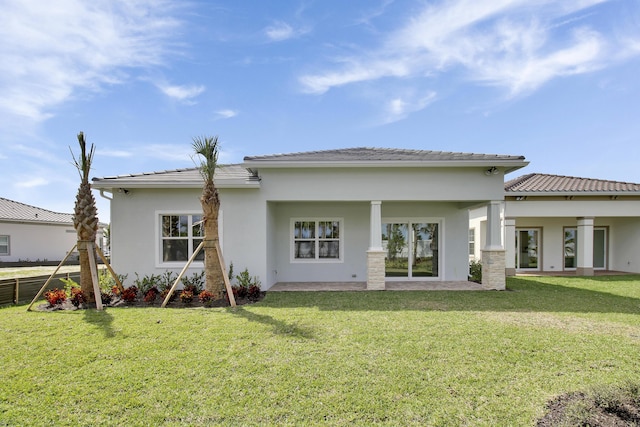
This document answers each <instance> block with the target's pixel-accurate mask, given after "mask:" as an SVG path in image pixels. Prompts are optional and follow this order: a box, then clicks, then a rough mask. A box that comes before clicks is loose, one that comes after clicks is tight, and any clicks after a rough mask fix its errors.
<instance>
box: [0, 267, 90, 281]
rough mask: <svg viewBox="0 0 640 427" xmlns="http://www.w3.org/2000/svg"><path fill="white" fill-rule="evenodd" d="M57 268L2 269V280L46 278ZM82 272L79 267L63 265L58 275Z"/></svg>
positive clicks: (0, 268)
mask: <svg viewBox="0 0 640 427" xmlns="http://www.w3.org/2000/svg"><path fill="white" fill-rule="evenodd" d="M56 268H57V267H50V266H48V267H0V280H1V279H15V278H22V277H33V276H46V275H48V274H51V273H53V272H54V271H55V270H56ZM75 271H80V266H79V265H63V266H62V267H60V268H59V269H58V273H69V272H75Z"/></svg>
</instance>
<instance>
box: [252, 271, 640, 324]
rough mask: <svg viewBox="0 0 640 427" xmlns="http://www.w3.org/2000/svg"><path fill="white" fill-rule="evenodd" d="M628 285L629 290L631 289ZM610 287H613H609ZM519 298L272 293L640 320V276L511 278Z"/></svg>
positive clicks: (297, 300) (336, 305)
mask: <svg viewBox="0 0 640 427" xmlns="http://www.w3.org/2000/svg"><path fill="white" fill-rule="evenodd" d="M625 282H628V286H627V285H626V284H625ZM608 283H610V285H608ZM507 287H508V289H509V290H510V291H513V292H499V291H376V292H362V291H361V292H347V291H345V292H340V291H338V292H273V293H269V292H267V297H266V298H265V299H264V301H263V302H262V303H261V304H263V305H265V306H268V307H274V308H279V307H282V308H295V307H297V308H301V307H310V308H311V307H313V308H316V309H319V310H327V311H331V310H338V311H340V310H345V311H346V310H354V311H399V310H420V311H425V310H426V311H429V310H431V311H522V312H550V313H560V312H573V313H619V314H636V315H640V276H637V275H636V276H626V279H623V278H621V277H620V276H616V277H608V276H607V277H605V276H601V277H597V278H593V277H589V278H580V277H575V278H566V277H565V278H557V277H554V278H550V277H536V278H529V277H527V278H509V279H508V281H507Z"/></svg>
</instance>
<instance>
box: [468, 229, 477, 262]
mask: <svg viewBox="0 0 640 427" xmlns="http://www.w3.org/2000/svg"><path fill="white" fill-rule="evenodd" d="M475 254H476V229H475V228H470V229H469V255H470V256H475Z"/></svg>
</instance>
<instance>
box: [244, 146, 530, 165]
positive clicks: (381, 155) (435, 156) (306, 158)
mask: <svg viewBox="0 0 640 427" xmlns="http://www.w3.org/2000/svg"><path fill="white" fill-rule="evenodd" d="M244 160H245V162H262V161H267V162H273V161H275V162H279V161H282V162H353V161H356V162H368V161H379V162H384V161H394V162H402V161H412V162H416V161H420V162H435V161H464V160H482V161H492V160H517V161H523V160H524V156H509V155H499V154H476V153H454V152H448V151H431V150H406V149H398V148H372V147H356V148H343V149H335V150H321V151H307V152H300V153H289V154H272V155H266V156H247V157H245V158H244Z"/></svg>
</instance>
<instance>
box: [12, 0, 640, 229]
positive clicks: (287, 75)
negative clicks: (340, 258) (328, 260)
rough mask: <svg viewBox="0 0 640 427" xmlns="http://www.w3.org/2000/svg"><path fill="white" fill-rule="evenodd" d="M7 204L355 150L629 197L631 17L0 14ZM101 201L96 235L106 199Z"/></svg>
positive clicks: (34, 8) (634, 127)
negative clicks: (217, 165)
mask: <svg viewBox="0 0 640 427" xmlns="http://www.w3.org/2000/svg"><path fill="white" fill-rule="evenodd" d="M0 40H2V42H0V168H1V176H2V185H1V187H0V188H1V190H0V197H4V198H8V199H11V200H15V201H19V202H22V203H27V204H30V205H34V206H38V207H41V208H45V209H49V210H53V211H56V212H72V211H73V205H74V201H75V195H76V193H77V188H78V185H79V182H80V181H79V179H80V178H79V175H78V173H77V170H76V169H75V167H74V165H73V158H72V152H73V153H74V154H75V155H77V154H78V152H79V146H78V142H77V134H78V133H79V132H81V131H82V132H84V134H85V136H86V139H87V141H88V143H90V144H94V145H95V147H96V148H95V150H96V151H95V158H94V164H93V168H92V171H91V176H92V177H105V176H114V175H121V174H130V173H140V172H151V171H161V170H171V169H177V168H185V167H194V166H195V164H196V163H195V162H194V158H193V155H194V153H193V149H192V142H193V138H194V137H199V136H214V135H217V136H218V137H219V140H220V141H221V153H220V162H221V163H238V162H242V159H243V157H244V156H249V155H261V154H276V153H290V152H298V151H311V150H322V149H333V148H348V147H388V148H406V149H423V150H436V151H454V152H473V153H486V154H509V155H523V156H525V157H526V159H527V160H528V161H529V162H530V165H529V166H527V167H526V168H524V169H520V170H518V171H516V172H514V173H512V174H510V175H507V179H511V178H516V177H517V176H520V175H522V174H526V173H533V172H538V173H550V174H558V175H567V176H579V177H587V178H599V179H609V180H616V181H626V182H635V183H640V169H639V168H638V161H639V159H640V1H637V0H562V1H557V0H350V1H341V0H291V1H290V0H281V1H269V2H267V1H261V0H260V1H259V0H254V1H249V0H245V1H239V0H200V1H198V0H184V1H166V0H136V1H135V2H133V1H129V0H92V1H85V0H54V1H48V2H43V1H41V0H0ZM95 195H96V202H97V206H98V211H99V216H100V220H101V221H103V222H108V221H109V204H108V201H107V200H105V199H103V198H101V197H100V195H99V194H97V193H96V194H95Z"/></svg>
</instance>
